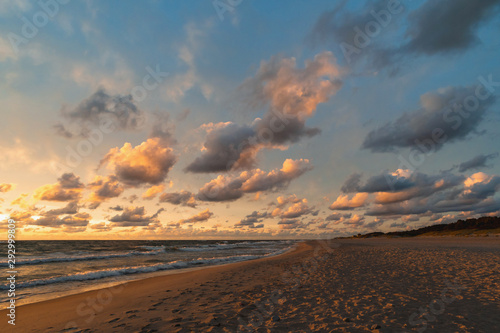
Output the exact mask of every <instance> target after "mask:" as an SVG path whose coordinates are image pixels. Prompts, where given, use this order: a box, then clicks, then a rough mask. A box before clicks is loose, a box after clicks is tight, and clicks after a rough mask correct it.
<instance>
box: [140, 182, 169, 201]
mask: <svg viewBox="0 0 500 333" xmlns="http://www.w3.org/2000/svg"><path fill="white" fill-rule="evenodd" d="M163 190H165V185H164V184H160V185H154V186H151V187H150V188H148V189H147V190H146V192H144V193H143V194H142V198H143V199H146V200H151V199H153V198H154V197H156V195H157V194H158V193H161V192H163Z"/></svg>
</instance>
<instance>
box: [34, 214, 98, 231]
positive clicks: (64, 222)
mask: <svg viewBox="0 0 500 333" xmlns="http://www.w3.org/2000/svg"><path fill="white" fill-rule="evenodd" d="M91 218H92V216H90V215H89V214H88V213H77V214H74V215H69V216H65V217H63V218H60V217H58V216H56V215H46V216H42V217H41V218H39V219H37V220H34V221H32V222H30V223H29V224H30V225H36V226H41V227H50V228H59V227H86V226H87V225H88V224H89V221H90V219H91ZM84 230H85V229H83V230H78V231H84Z"/></svg>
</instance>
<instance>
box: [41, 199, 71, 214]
mask: <svg viewBox="0 0 500 333" xmlns="http://www.w3.org/2000/svg"><path fill="white" fill-rule="evenodd" d="M76 213H78V202H77V201H72V202H68V204H67V205H66V206H65V207H62V208H58V209H52V210H49V211H48V212H46V213H45V215H46V216H48V215H63V214H68V215H73V214H76Z"/></svg>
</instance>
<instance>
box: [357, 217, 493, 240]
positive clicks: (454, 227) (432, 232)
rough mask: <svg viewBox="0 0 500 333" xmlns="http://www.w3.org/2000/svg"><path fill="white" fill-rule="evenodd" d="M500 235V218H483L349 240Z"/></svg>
mask: <svg viewBox="0 0 500 333" xmlns="http://www.w3.org/2000/svg"><path fill="white" fill-rule="evenodd" d="M488 233H493V234H500V217H497V216H483V217H480V218H477V219H467V220H458V221H457V222H454V223H449V224H435V225H431V226H428V227H423V228H419V229H415V230H406V231H392V232H386V233H384V232H372V233H368V234H364V235H361V234H358V235H356V236H352V237H347V238H371V237H382V236H385V237H415V236H445V235H450V236H451V235H453V236H465V235H470V234H475V235H481V234H488Z"/></svg>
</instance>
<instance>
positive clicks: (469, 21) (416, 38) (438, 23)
mask: <svg viewBox="0 0 500 333" xmlns="http://www.w3.org/2000/svg"><path fill="white" fill-rule="evenodd" d="M499 4H500V1H499V0H481V1H469V0H441V1H433V0H428V1H427V2H426V3H425V4H423V5H422V6H421V7H420V8H418V9H417V10H415V11H413V12H412V13H411V14H410V15H409V16H408V21H409V26H408V30H407V31H406V36H407V37H409V39H410V40H409V42H408V43H407V44H406V45H404V46H403V47H402V51H403V52H406V53H417V54H427V55H432V54H436V53H449V52H458V51H463V50H466V49H468V48H469V47H471V46H474V45H475V44H477V43H479V38H478V37H477V35H476V31H477V29H478V27H479V26H480V24H481V23H483V22H484V21H486V20H487V19H489V18H491V17H492V16H493V15H495V14H497V13H498V7H499V6H498V5H499Z"/></svg>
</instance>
